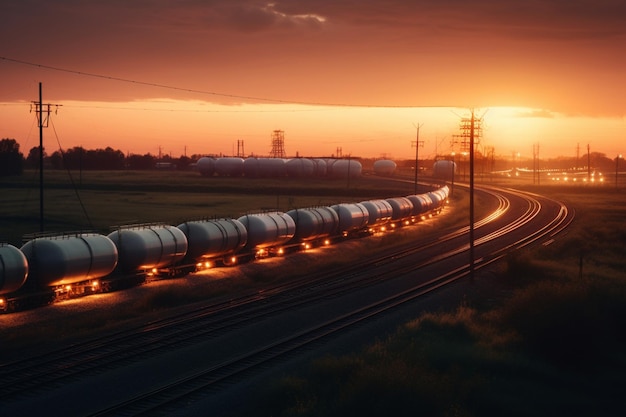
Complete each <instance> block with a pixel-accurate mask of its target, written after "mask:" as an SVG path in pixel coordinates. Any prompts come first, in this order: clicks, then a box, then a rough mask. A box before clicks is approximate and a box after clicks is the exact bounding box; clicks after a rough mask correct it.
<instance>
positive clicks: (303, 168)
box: [285, 158, 315, 178]
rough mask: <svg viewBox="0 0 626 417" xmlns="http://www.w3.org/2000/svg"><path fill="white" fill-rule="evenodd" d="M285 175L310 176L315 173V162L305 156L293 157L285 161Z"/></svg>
mask: <svg viewBox="0 0 626 417" xmlns="http://www.w3.org/2000/svg"><path fill="white" fill-rule="evenodd" d="M285 169H286V171H287V175H288V176H290V177H295V178H311V177H312V176H313V174H314V173H315V164H314V163H313V161H311V160H310V159H307V158H293V159H290V160H288V161H287V162H286V163H285Z"/></svg>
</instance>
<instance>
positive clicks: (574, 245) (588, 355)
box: [244, 188, 626, 416]
mask: <svg viewBox="0 0 626 417" xmlns="http://www.w3.org/2000/svg"><path fill="white" fill-rule="evenodd" d="M535 191H539V192H546V189H539V190H535ZM548 191H550V192H553V193H555V197H557V198H558V199H561V200H563V201H567V202H569V203H570V204H571V205H572V206H574V207H575V209H576V211H577V219H576V221H575V223H574V225H573V226H572V227H571V228H570V230H569V231H568V233H567V235H566V236H564V237H563V238H560V239H558V240H557V242H555V243H554V244H552V245H550V246H548V247H543V246H542V247H540V248H536V249H532V250H527V251H524V252H522V253H516V254H514V255H512V256H511V257H510V258H509V260H508V262H507V265H506V267H505V268H504V270H503V271H502V272H501V273H500V274H499V275H498V276H497V277H496V278H492V279H490V280H489V281H486V282H484V283H482V284H481V278H478V279H477V283H476V284H475V285H476V286H477V287H479V290H478V291H476V292H475V293H474V294H471V293H470V294H467V296H466V299H465V302H464V303H463V304H461V305H459V306H457V307H456V308H455V309H453V310H451V311H443V312H431V313H425V314H423V315H422V316H420V317H418V318H416V319H414V320H411V321H409V322H407V323H406V324H405V325H404V326H401V327H400V328H399V329H398V330H397V332H396V333H395V334H393V335H392V336H390V337H389V338H387V339H386V340H381V341H378V342H375V343H374V344H372V345H370V346H368V347H366V348H364V349H363V350H362V351H360V352H356V353H354V354H349V355H345V356H341V357H334V356H327V357H323V358H319V359H317V360H315V361H314V362H312V363H311V364H310V365H309V366H308V367H307V368H306V369H303V370H302V371H301V372H300V373H298V374H294V375H288V376H285V377H283V378H281V379H278V380H275V381H273V382H272V383H271V384H267V385H266V386H265V387H264V388H263V389H262V390H261V391H260V392H258V393H257V394H258V396H257V397H255V400H254V401H251V404H252V406H253V407H254V408H255V413H256V414H257V415H268V416H269V415H272V416H363V415H394V416H405V415H406V416H413V415H433V416H501V415H515V416H553V415H576V416H587V415H623V412H624V410H625V409H626V403H624V400H623V395H622V392H621V391H622V388H623V387H624V386H626V275H625V274H624V271H626V252H625V251H626V232H625V231H624V230H625V229H624V220H625V219H626V217H625V216H624V214H626V212H625V207H626V197H624V195H623V194H619V193H618V194H616V193H613V192H611V190H608V189H604V190H602V189H596V190H589V189H572V188H567V189H549V190H548ZM581 255H582V260H583V262H582V269H581V268H580V259H581ZM581 272H582V274H581ZM581 275H582V276H581ZM486 299H490V300H491V301H490V302H486ZM494 299H495V301H494ZM248 411H250V410H246V411H245V412H248ZM245 412H244V414H245Z"/></svg>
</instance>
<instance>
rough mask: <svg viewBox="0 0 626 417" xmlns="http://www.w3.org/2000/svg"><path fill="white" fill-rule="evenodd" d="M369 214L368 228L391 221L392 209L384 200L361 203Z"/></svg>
mask: <svg viewBox="0 0 626 417" xmlns="http://www.w3.org/2000/svg"><path fill="white" fill-rule="evenodd" d="M361 204H363V206H365V208H366V209H367V212H368V213H369V220H368V224H369V225H370V226H377V225H382V224H385V223H387V222H389V221H390V220H391V217H392V216H393V207H391V204H389V202H387V201H386V200H382V199H381V200H368V201H361Z"/></svg>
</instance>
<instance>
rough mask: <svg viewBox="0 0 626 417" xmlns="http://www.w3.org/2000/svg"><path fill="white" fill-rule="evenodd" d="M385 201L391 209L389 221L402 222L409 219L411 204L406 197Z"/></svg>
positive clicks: (411, 209)
mask: <svg viewBox="0 0 626 417" xmlns="http://www.w3.org/2000/svg"><path fill="white" fill-rule="evenodd" d="M386 201H387V202H388V203H389V204H390V205H391V207H392V208H393V214H392V216H391V220H394V221H397V220H404V219H407V218H409V217H411V212H412V211H413V203H411V200H409V199H408V198H406V197H394V198H387V199H386Z"/></svg>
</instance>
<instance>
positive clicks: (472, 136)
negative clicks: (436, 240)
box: [469, 109, 475, 281]
mask: <svg viewBox="0 0 626 417" xmlns="http://www.w3.org/2000/svg"><path fill="white" fill-rule="evenodd" d="M470 125H471V126H470V140H469V153H470V229H469V238H470V280H472V281H473V280H474V127H475V117H474V109H472V117H471V122H470Z"/></svg>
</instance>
